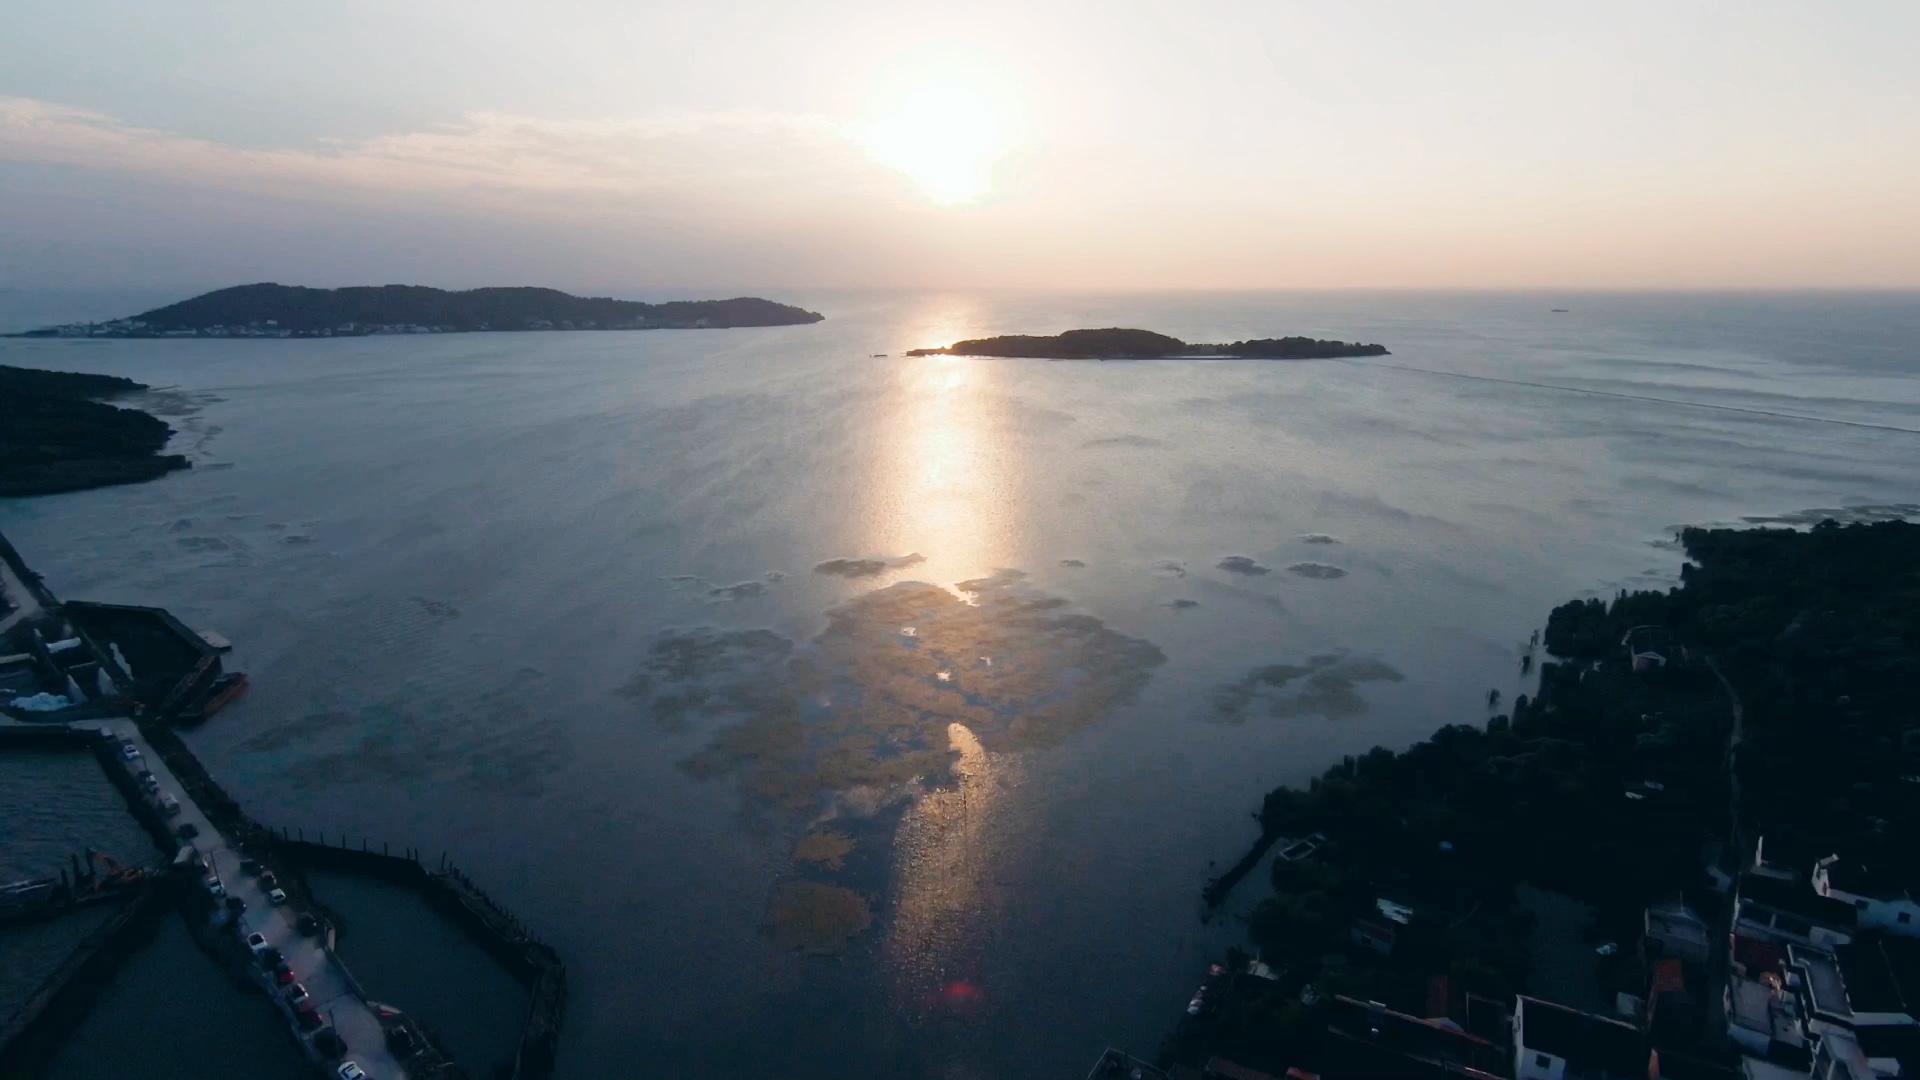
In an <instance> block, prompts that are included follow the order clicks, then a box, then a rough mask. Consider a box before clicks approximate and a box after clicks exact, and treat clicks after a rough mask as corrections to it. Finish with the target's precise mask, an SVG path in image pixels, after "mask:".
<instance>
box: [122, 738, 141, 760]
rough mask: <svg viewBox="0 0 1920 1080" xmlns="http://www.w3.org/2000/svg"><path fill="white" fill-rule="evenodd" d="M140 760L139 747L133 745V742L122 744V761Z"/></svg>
mask: <svg viewBox="0 0 1920 1080" xmlns="http://www.w3.org/2000/svg"><path fill="white" fill-rule="evenodd" d="M139 759H140V748H139V747H137V746H135V745H133V743H131V742H123V743H121V744H120V760H122V761H138V760H139Z"/></svg>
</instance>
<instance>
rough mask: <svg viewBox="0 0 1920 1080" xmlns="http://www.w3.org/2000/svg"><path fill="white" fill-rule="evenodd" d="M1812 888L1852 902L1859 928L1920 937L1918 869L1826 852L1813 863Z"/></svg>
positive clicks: (1842, 901) (1831, 897)
mask: <svg viewBox="0 0 1920 1080" xmlns="http://www.w3.org/2000/svg"><path fill="white" fill-rule="evenodd" d="M1813 888H1814V891H1815V892H1818V893H1819V894H1820V895H1821V896H1825V897H1828V898H1830V899H1833V900H1838V901H1840V902H1841V903H1843V904H1850V905H1852V907H1853V909H1854V913H1855V914H1854V918H1855V919H1857V920H1858V921H1859V925H1860V929H1862V930H1885V931H1886V932H1888V933H1890V934H1900V935H1903V936H1905V937H1920V899H1916V894H1920V871H1916V870H1914V869H1913V868H1911V867H1894V866H1890V865H1879V866H1869V865H1868V864H1866V863H1864V862H1862V861H1860V860H1859V859H1852V858H1846V857H1843V856H1840V855H1829V856H1827V857H1826V858H1824V859H1821V860H1820V861H1819V862H1817V863H1815V864H1813Z"/></svg>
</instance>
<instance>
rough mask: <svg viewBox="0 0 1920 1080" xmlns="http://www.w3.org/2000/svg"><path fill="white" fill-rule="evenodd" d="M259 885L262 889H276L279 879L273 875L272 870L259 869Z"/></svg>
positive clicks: (278, 885)
mask: <svg viewBox="0 0 1920 1080" xmlns="http://www.w3.org/2000/svg"><path fill="white" fill-rule="evenodd" d="M260 887H261V888H263V889H277V888H279V887H280V879H279V878H277V877H275V876H274V874H273V871H271V870H262V871H260Z"/></svg>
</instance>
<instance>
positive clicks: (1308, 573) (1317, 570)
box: [1287, 562, 1347, 581]
mask: <svg viewBox="0 0 1920 1080" xmlns="http://www.w3.org/2000/svg"><path fill="white" fill-rule="evenodd" d="M1287 573H1289V574H1294V575H1296V576H1298V577H1304V578H1318V579H1320V580H1322V581H1331V580H1333V579H1334V578H1343V577H1346V576H1347V572H1346V571H1345V570H1342V569H1340V568H1339V567H1337V566H1330V565H1328V564H1327V563H1323V562H1302V563H1294V564H1293V565H1292V566H1289V567H1287Z"/></svg>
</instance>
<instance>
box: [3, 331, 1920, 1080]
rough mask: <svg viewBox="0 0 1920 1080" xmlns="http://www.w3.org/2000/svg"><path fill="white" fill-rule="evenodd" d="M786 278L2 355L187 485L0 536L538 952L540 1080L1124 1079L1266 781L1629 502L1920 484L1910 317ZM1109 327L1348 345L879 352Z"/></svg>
mask: <svg viewBox="0 0 1920 1080" xmlns="http://www.w3.org/2000/svg"><path fill="white" fill-rule="evenodd" d="M780 298H781V299H787V300H792V301H794V302H798V303H804V304H807V305H808V306H810V307H814V308H816V309H818V310H821V311H823V312H825V313H826V314H827V315H828V321H826V322H824V323H821V324H819V325H816V326H810V327H792V328H779V329H769V330H739V331H725V332H656V333H624V334H549V335H463V336H451V337H424V338H380V339H356V340H341V341H299V342H293V341H289V342H243V341H225V342H222V341H179V342H27V341H6V342H3V343H0V363H8V364H22V365H28V366H44V367H53V368H65V369H70V370H82V371H100V372H111V373H115V374H124V375H130V376H133V377H135V378H138V379H141V380H142V381H145V382H148V383H151V384H154V385H155V386H157V387H164V388H166V389H164V390H161V391H157V392H155V393H154V394H152V395H151V396H150V401H149V406H150V407H152V408H154V409H156V410H157V411H160V412H162V413H163V414H165V415H167V416H168V417H169V419H170V420H171V422H172V423H173V424H174V425H175V426H176V427H177V428H179V429H180V435H179V437H178V440H177V441H178V443H179V445H180V446H181V448H182V449H183V451H184V452H186V453H188V454H190V455H191V456H192V457H193V459H194V461H195V466H196V467H195V468H194V469H193V470H192V471H191V472H189V473H185V474H176V475H174V476H171V477H168V478H166V479H164V480H162V481H159V482H156V483H152V484H146V485H142V486H138V487H127V488H117V489H112V490H105V491H95V492H85V493H79V494H74V495H67V496H59V497H53V498H44V499H35V500H25V501H20V500H16V501H11V502H5V503H0V528H3V529H5V530H6V532H7V533H8V535H9V536H11V537H12V538H13V539H14V541H15V542H16V543H17V544H18V545H19V547H20V548H21V549H22V550H23V552H24V553H25V554H26V556H27V557H28V558H29V559H30V560H32V561H33V562H34V563H35V564H36V565H37V567H38V568H39V569H41V570H42V571H43V572H45V573H46V575H47V577H48V579H49V581H50V582H51V583H52V584H53V586H54V587H55V588H56V590H58V591H60V592H61V593H63V594H65V595H68V596H75V597H87V598H92V599H100V600H111V601H122V602H132V603H157V604H163V605H165V606H167V607H169V608H171V609H173V610H174V611H175V612H176V613H178V614H180V615H181V616H182V617H183V618H185V619H186V621H187V622H188V623H190V624H191V625H194V626H211V627H214V628H217V629H219V630H220V631H221V632H223V633H225V634H227V635H228V636H229V637H231V638H232V639H233V640H234V641H235V642H236V643H238V648H237V649H236V652H235V662H236V665H237V666H239V667H242V668H245V669H246V670H248V671H249V672H251V673H252V675H253V679H254V681H253V689H252V690H251V692H250V694H249V696H248V697H247V698H246V699H244V700H243V701H242V702H241V703H240V704H238V705H236V706H234V707H232V708H230V709H229V710H228V711H226V712H224V713H222V714H221V715H220V716H219V717H218V718H217V719H215V720H214V721H213V722H212V723H210V724H208V725H206V726H205V727H203V728H201V729H199V730H197V731H195V732H194V733H193V734H192V735H191V736H190V737H191V741H192V742H193V744H194V746H195V747H196V749H197V750H198V751H199V753H200V754H201V756H202V757H203V759H204V760H205V761H206V762H207V764H208V765H209V767H210V768H211V769H212V770H213V771H214V773H215V774H216V775H217V776H218V777H220V778H221V779H222V781H223V782H224V783H225V784H226V785H227V786H228V787H229V788H230V789H231V790H232V791H233V792H234V793H235V794H236V795H237V796H238V797H240V798H241V799H242V800H243V801H244V802H245V803H246V804H247V805H248V807H249V809H250V810H251V811H252V812H253V813H254V814H256V815H257V816H259V817H260V818H262V819H264V820H266V821H269V822H273V823H276V824H286V825H290V826H299V827H306V828H308V829H310V830H311V829H326V830H328V831H329V833H335V832H342V831H344V832H347V833H351V834H353V835H355V836H362V835H364V836H367V837H370V838H372V839H373V840H374V841H375V842H376V843H377V842H379V841H381V840H388V841H391V842H392V843H393V844H395V845H399V844H411V845H413V846H417V847H419V848H422V849H424V850H426V851H427V852H428V853H429V857H437V855H438V853H439V852H440V851H442V850H444V851H447V852H448V853H450V854H451V855H452V856H453V857H454V858H456V859H458V860H459V861H460V863H461V864H462V865H464V866H465V867H466V868H467V869H468V870H469V871H470V872H471V873H472V874H473V875H474V876H475V877H476V878H477V879H478V880H480V881H481V882H483V883H484V884H485V885H486V886H487V887H488V889H489V890H490V891H491V892H493V894H494V895H495V896H496V897H497V898H499V899H500V900H502V901H503V902H505V903H506V904H508V905H509V906H511V907H512V908H514V909H515V910H516V911H517V912H519V913H520V914H521V915H522V916H523V917H524V918H525V919H526V920H527V921H528V922H530V923H532V924H533V925H535V926H536V927H539V928H540V929H541V930H542V932H543V933H544V934H545V935H546V936H547V937H548V938H550V939H551V940H552V941H553V943H554V944H555V945H556V946H557V947H558V948H559V949H560V951H561V952H562V953H563V954H564V956H565V957H566V958H567V960H568V963H569V970H570V976H571V981H572V988H573V991H574V996H573V1006H572V1009H571V1011H570V1013H569V1016H568V1026H567V1032H566V1038H565V1045H564V1048H563V1053H562V1058H561V1061H562V1067H563V1069H562V1071H563V1073H564V1074H565V1075H569V1076H579V1077H598V1076H615V1075H636V1074H644V1075H651V1076H684V1077H712V1076H754V1077H759V1076H766V1077H814V1076H821V1077H825V1076H835V1077H840V1076H848V1075H859V1076H877V1075H892V1076H928V1077H941V1078H967V1077H1046V1076H1064V1075H1077V1074H1078V1070H1081V1069H1084V1067H1085V1066H1086V1064H1087V1063H1088V1062H1089V1061H1090V1060H1091V1059H1092V1057H1093V1056H1094V1055H1095V1054H1096V1053H1097V1052H1098V1051H1099V1049H1100V1048H1101V1047H1102V1046H1103V1045H1105V1044H1106V1043H1109V1042H1114V1043H1121V1044H1127V1045H1132V1046H1135V1047H1139V1048H1143V1049H1151V1048H1152V1046H1153V1045H1154V1044H1155V1042H1156V1041H1157V1040H1158V1039H1159V1037H1160V1036H1161V1035H1162V1034H1163V1033H1164V1032H1165V1031H1166V1029H1167V1028H1168V1027H1169V1025H1170V1024H1171V1022H1172V1020H1173V1019H1174V1018H1175V1017H1176V1016H1177V1015H1178V1014H1179V1011H1180V1009H1181V1008H1182V1006H1183V1004H1184V1002H1185V1000H1186V998H1187V996H1188V995H1189V994H1190V992H1191V989H1192V986H1193V985H1194V983H1195V980H1196V979H1197V978H1198V977H1199V974H1200V971H1201V968H1202V967H1203V965H1204V963H1205V961H1206V960H1207V959H1208V957H1209V956H1210V954H1211V953H1212V952H1214V951H1215V950H1217V949H1218V948H1219V947H1220V946H1221V945H1222V944H1224V943H1226V942H1229V941H1232V940H1234V939H1235V938H1236V936H1237V934H1238V932H1239V931H1238V929H1237V928H1236V927H1235V926H1234V925H1233V924H1232V921H1231V920H1230V919H1229V920H1221V921H1216V922H1215V923H1214V924H1213V925H1203V924H1202V923H1201V921H1200V918H1199V902H1198V893H1199V888H1200V886H1201V884H1202V883H1203V882H1204V881H1205V879H1206V878H1207V876H1208V875H1209V873H1210V866H1211V864H1213V863H1214V862H1216V861H1217V862H1220V863H1225V862H1227V861H1230V860H1232V859H1233V858H1235V857H1236V856H1237V855H1238V854H1239V851H1240V850H1241V849H1242V847H1243V845H1244V844H1245V843H1246V842H1247V841H1248V840H1250V839H1251V836H1252V832H1253V825H1252V822H1251V820H1250V818H1249V812H1250V811H1251V810H1252V809H1253V808H1254V807H1255V805H1256V804H1257V802H1258V798H1259V796H1260V794H1261V793H1262V792H1264V791H1265V790H1266V789H1267V788H1268V787H1270V786H1272V785H1274V784H1277V783H1281V782H1285V781H1296V780H1301V779H1304V778H1306V777H1308V776H1310V775H1311V774H1313V773H1314V772H1316V771H1318V770H1320V769H1323V768H1325V767H1326V766H1327V765H1328V764H1330V763H1332V762H1334V761H1337V760H1338V759H1339V758H1340V757H1341V756H1342V755H1344V754H1348V753H1353V752H1357V751H1362V750H1365V749H1367V748H1369V747H1371V746H1373V745H1376V744H1385V745H1389V746H1397V745H1404V744H1406V743H1407V742H1410V741H1412V740H1414V739H1417V738H1419V737H1421V736H1423V735H1425V734H1426V733H1427V732H1429V731H1430V730H1431V729H1433V728H1434V727H1435V726H1437V725H1439V724H1442V723H1449V722H1460V721H1474V720H1479V719H1482V718H1484V717H1485V716H1486V715H1487V709H1486V707H1485V700H1486V695H1487V691H1488V690H1489V689H1493V688H1497V689H1500V690H1501V691H1502V693H1503V694H1505V695H1507V696H1508V697H1511V695H1513V694H1515V693H1518V692H1522V691H1524V689H1525V687H1524V685H1523V684H1522V682H1521V681H1520V678H1519V674H1518V659H1519V655H1520V650H1521V647H1522V645H1523V644H1524V643H1525V641H1526V640H1527V637H1528V635H1529V634H1530V633H1531V632H1532V630H1533V629H1534V628H1535V627H1537V626H1539V625H1540V624H1541V622H1542V621H1543V620H1544V617H1545V615H1546V612H1547V610H1548V609H1549V608H1550V607H1552V606H1553V605H1554V604H1556V603H1558V602H1560V601H1562V600H1565V599H1567V598H1569V597H1572V596H1577V595H1591V594H1595V593H1607V592H1611V591H1613V590H1616V589H1620V588H1633V587H1641V586H1648V585H1657V584H1662V583H1666V582H1670V581H1672V580H1674V579H1675V577H1676V575H1677V571H1678V566H1679V559H1680V556H1679V554H1678V552H1677V550H1676V549H1675V547H1674V545H1673V542H1672V531H1671V530H1672V529H1673V528H1674V527H1675V526H1678V525H1682V524H1686V523H1716V522H1739V521H1742V520H1749V519H1757V518H1785V519H1790V520H1799V519H1802V518H1803V517H1804V515H1805V513H1806V512H1807V511H1812V510H1820V509H1823V508H1832V509H1834V510H1836V511H1840V512H1844V513H1846V514H1848V515H1850V516H1855V517H1872V516H1875V515H1880V514H1892V513H1904V512H1909V511H1912V510H1914V509H1915V508H1916V506H1917V505H1920V470H1916V469H1915V468H1914V463H1915V462H1916V461H1920V379H1916V378H1915V374H1916V372H1920V297H1916V296H1913V295H1879V296H1873V295H1772V296H1628V295H1607V296H1598V295H1546V294H1540V295H1473V294H1462V295H1442V294H1418V295H1414V294H1288V295H1281V296H1256V295H1209V294H1188V295H1153V296H1074V295H1034V294H1006V295H931V294H929V295H922V294H907V293H901V294H817V295H805V294H787V293H783V294H780ZM1556 307H1558V308H1567V309H1569V310H1568V311H1567V312H1565V313H1554V312H1552V311H1551V310H1550V309H1552V308H1556ZM1106 325H1132V326H1142V327H1147V328H1151V329H1155V330H1159V331H1163V332H1166V333H1171V334H1174V335H1177V336H1180V337H1183V338H1185V339H1187V340H1201V341H1220V340H1231V339H1234V338H1241V337H1252V336H1269V335H1276V334H1283V333H1305V334H1312V335H1315V336H1323V337H1339V338H1343V339H1361V340H1365V341H1379V342H1382V343H1384V344H1386V345H1387V346H1388V347H1389V348H1391V349H1392V350H1393V355H1392V356H1391V357H1386V358H1382V359H1380V360H1379V361H1369V362H1366V363H1345V362H1316V363H1275V362H1261V361H1246V362H1242V361H1159V362H1141V363H1049V362H1043V361H996V360H965V359H953V358H926V359H907V358H904V357H902V356H901V355H900V354H901V353H902V352H903V351H904V350H906V349H908V348H911V347H914V346H919V345H928V344H943V343H946V342H948V341H951V340H953V339H956V338H960V337H966V336H977V335H981V334H987V333H997V332H1009V331H1026V332H1049V331H1056V330H1061V329H1066V328H1071V327H1076V326H1106ZM876 353H886V354H890V355H887V356H875V355H873V354H876ZM1708 406H1712V407H1708ZM1256 888H1257V883H1252V884H1251V885H1250V886H1249V887H1246V888H1245V889H1244V891H1245V892H1246V893H1248V894H1249V896H1248V897H1247V899H1251V898H1252V897H1251V894H1253V893H1254V892H1255V889H1256ZM1243 902H1244V901H1243ZM807 949H813V950H817V951H819V952H822V953H825V955H810V954H808V953H807V952H806V951H804V950H807ZM449 977H450V978H452V977H453V976H449ZM370 990H373V992H375V993H376V994H378V993H379V990H378V989H377V988H373V987H370ZM409 992H412V993H422V992H423V991H421V990H419V989H417V988H415V989H410V991H409ZM395 1003H396V1004H399V1005H401V1006H402V1007H406V1006H407V1005H408V1002H406V1001H405V1000H397V999H396V1001H395Z"/></svg>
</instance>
